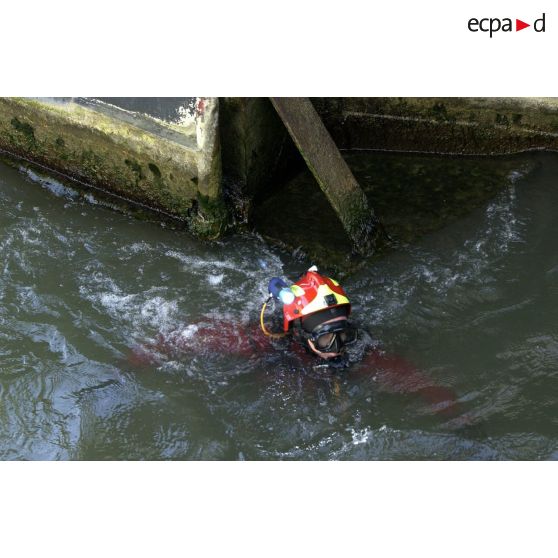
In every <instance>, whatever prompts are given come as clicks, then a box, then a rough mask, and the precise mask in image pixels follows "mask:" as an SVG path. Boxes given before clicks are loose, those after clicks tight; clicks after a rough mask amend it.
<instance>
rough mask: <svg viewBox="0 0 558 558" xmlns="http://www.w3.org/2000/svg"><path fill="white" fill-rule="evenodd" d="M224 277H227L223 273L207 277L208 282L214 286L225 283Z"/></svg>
mask: <svg viewBox="0 0 558 558" xmlns="http://www.w3.org/2000/svg"><path fill="white" fill-rule="evenodd" d="M224 276H225V275H224V274H223V273H221V274H220V275H209V276H208V277H207V282H208V283H209V284H210V285H213V286H215V285H219V284H220V283H222V282H223V277H224Z"/></svg>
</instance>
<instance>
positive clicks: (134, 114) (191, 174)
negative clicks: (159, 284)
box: [0, 97, 558, 254]
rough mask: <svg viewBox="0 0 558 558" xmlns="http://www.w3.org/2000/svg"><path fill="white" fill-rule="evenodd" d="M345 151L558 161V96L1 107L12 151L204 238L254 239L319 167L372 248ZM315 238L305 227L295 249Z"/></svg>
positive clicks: (366, 208) (1, 132)
mask: <svg viewBox="0 0 558 558" xmlns="http://www.w3.org/2000/svg"><path fill="white" fill-rule="evenodd" d="M272 103H273V104H274V105H275V108H274V106H273V104H272ZM276 109H277V110H276ZM291 138H292V139H291ZM345 149H346V150H351V149H370V150H381V151H405V152H409V151H410V152H424V153H440V154H468V155H469V154H470V155H493V154H507V153H516V152H520V151H525V150H531V149H541V150H543V149H546V150H555V151H558V99H555V98H328V97H319V98H312V99H278V98H274V99H273V100H272V101H271V100H270V99H268V98H216V97H207V98H204V97H184V98H54V99H52V98H0V151H4V152H6V153H8V154H11V155H13V156H14V157H16V158H20V159H25V160H27V161H29V162H31V163H33V164H37V165H40V166H42V167H44V168H46V169H48V170H50V171H54V172H56V173H60V174H61V175H63V176H66V177H68V178H70V179H73V180H77V181H79V182H80V183H82V184H86V185H91V186H93V187H96V188H100V189H101V190H103V191H104V192H107V193H109V194H111V195H116V196H119V197H121V198H123V199H125V200H127V201H130V202H134V203H141V204H143V205H144V206H147V207H149V208H152V209H154V210H158V211H160V212H163V213H164V214H165V215H169V216H172V217H174V218H178V219H180V220H182V221H184V222H185V223H187V224H188V227H189V230H190V231H191V232H192V233H193V234H195V235H197V236H199V237H202V238H215V237H218V236H219V235H221V234H222V233H223V232H224V231H226V230H227V229H229V228H231V227H244V228H248V229H252V228H253V227H254V223H255V222H256V221H255V219H254V220H253V217H254V215H255V214H256V210H258V219H259V220H260V221H259V222H261V219H262V215H261V211H259V208H264V207H267V203H266V202H267V200H270V199H272V197H273V195H274V193H275V192H276V191H277V190H278V189H281V188H284V187H285V184H286V183H287V181H288V180H291V179H293V178H294V177H295V176H296V175H297V174H298V172H299V171H300V170H302V169H303V168H304V165H305V163H306V164H307V165H308V167H309V168H310V169H311V170H312V172H313V174H314V176H315V177H316V180H317V185H316V188H317V195H321V192H323V195H324V196H325V197H326V198H327V200H328V203H329V204H330V205H331V207H332V208H333V209H334V210H335V214H334V213H332V215H331V217H330V218H333V219H334V218H335V215H337V217H338V218H339V220H340V222H341V223H342V224H343V227H344V231H345V233H346V235H347V239H350V243H351V244H352V246H353V250H354V251H355V252H357V253H361V254H362V253H366V252H368V251H369V250H370V248H371V247H372V246H373V244H374V241H375V238H376V235H377V233H378V230H379V227H378V224H377V219H376V217H377V218H378V219H379V220H380V221H381V220H382V215H381V214H378V215H377V216H375V215H374V213H373V211H372V209H371V207H370V205H369V203H370V202H369V201H368V200H367V199H366V196H365V195H364V194H363V192H362V191H361V189H360V187H359V185H358V184H357V182H356V181H355V179H354V177H353V175H352V173H351V171H350V169H349V168H348V167H347V165H346V164H345V162H344V160H343V157H342V156H341V155H340V153H339V150H341V151H343V150H345ZM319 188H321V191H320V190H319ZM300 203H302V204H303V203H304V201H303V200H302V201H300ZM274 210H275V209H274V208H272V207H271V206H270V209H269V212H272V211H274ZM263 218H265V216H264V217H263ZM387 232H388V233H389V230H388V231H387ZM342 234H343V232H342V231H340V232H339V235H342ZM278 236H280V233H278ZM270 238H271V236H270ZM274 239H275V240H278V241H280V242H281V241H282V238H274ZM347 239H344V240H345V241H346V240H347ZM304 242H305V235H304V231H301V233H300V241H299V240H298V239H294V241H293V239H290V241H289V244H288V245H289V246H290V247H298V246H299V245H300V246H303V245H304ZM348 251H349V252H350V249H349V250H348Z"/></svg>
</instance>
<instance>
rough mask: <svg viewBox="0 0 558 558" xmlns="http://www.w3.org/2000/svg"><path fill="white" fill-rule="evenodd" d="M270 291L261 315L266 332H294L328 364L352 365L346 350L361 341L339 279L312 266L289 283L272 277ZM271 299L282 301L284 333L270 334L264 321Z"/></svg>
mask: <svg viewBox="0 0 558 558" xmlns="http://www.w3.org/2000/svg"><path fill="white" fill-rule="evenodd" d="M268 291H269V298H268V299H267V301H266V302H265V303H264V305H263V307H262V311H261V314H260V326H261V329H262V331H263V332H264V334H265V335H267V336H269V337H282V336H284V335H285V336H286V335H289V334H291V335H292V337H293V339H294V340H295V341H297V342H298V343H300V344H301V345H302V346H303V347H304V348H305V349H306V350H307V351H308V352H309V353H311V354H313V355H315V356H318V357H319V358H320V359H322V361H325V362H323V364H324V365H327V367H330V368H345V367H347V366H349V365H350V364H351V359H350V356H349V353H348V352H347V349H348V347H350V346H351V345H353V344H355V343H356V341H357V340H358V330H357V329H356V328H355V327H353V325H352V324H351V323H350V322H349V319H348V318H349V315H350V313H351V303H350V302H349V299H348V297H347V294H346V293H345V291H344V290H343V288H342V287H341V285H339V283H338V282H337V281H335V280H334V279H331V278H329V277H325V276H323V275H320V274H319V273H318V269H317V268H316V266H312V267H311V268H310V269H309V270H308V271H307V272H306V273H304V274H303V275H302V276H301V277H300V278H299V280H298V281H297V282H296V283H293V284H292V285H290V286H289V285H288V284H287V283H285V282H284V281H283V280H282V279H280V278H279V277H273V278H272V279H271V281H270V282H269V286H268ZM272 298H273V299H275V300H276V301H280V302H281V303H282V310H283V331H282V332H281V333H270V332H269V331H268V330H267V328H266V327H265V324H264V314H265V310H266V306H267V303H268V302H269V301H270V300H271V299H272Z"/></svg>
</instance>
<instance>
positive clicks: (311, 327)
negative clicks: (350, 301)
mask: <svg viewBox="0 0 558 558" xmlns="http://www.w3.org/2000/svg"><path fill="white" fill-rule="evenodd" d="M347 314H348V308H347V306H338V307H336V308H329V309H327V310H323V311H321V312H316V313H315V314H311V315H310V316H308V317H307V318H303V319H302V320H301V328H300V331H299V333H300V338H301V340H303V343H305V344H306V346H307V347H308V348H309V349H310V351H311V352H313V353H314V354H316V355H318V356H319V357H320V358H323V359H326V360H328V359H331V358H335V357H338V356H340V355H341V354H342V353H343V352H344V351H345V349H346V347H347V345H350V344H351V343H354V342H355V341H356V338H357V332H356V329H355V328H354V327H353V326H352V325H351V324H350V323H349V322H348V320H347Z"/></svg>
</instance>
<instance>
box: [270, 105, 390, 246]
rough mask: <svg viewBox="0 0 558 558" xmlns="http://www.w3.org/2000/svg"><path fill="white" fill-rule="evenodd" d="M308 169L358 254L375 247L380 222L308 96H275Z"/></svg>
mask: <svg viewBox="0 0 558 558" xmlns="http://www.w3.org/2000/svg"><path fill="white" fill-rule="evenodd" d="M270 99H271V102H272V103H273V106H274V107H275V110H276V111H277V113H278V114H279V116H280V117H281V120H282V121H283V123H284V124H285V126H286V128H287V130H288V131H289V134H290V135H291V137H292V139H293V141H294V142H295V144H296V146H297V148H298V150H299V151H300V153H301V154H302V156H303V157H304V160H305V161H306V164H307V165H308V168H309V169H310V170H311V171H312V174H313V175H314V177H315V178H316V180H317V181H318V184H319V185H320V188H321V189H322V191H323V192H324V194H325V195H326V197H327V199H328V200H329V203H330V204H331V206H332V207H333V209H334V210H335V212H336V213H337V215H338V216H339V219H340V220H341V223H342V224H343V227H344V228H345V231H346V232H347V234H348V236H349V238H350V239H351V241H352V244H353V249H354V251H355V252H356V253H358V254H362V255H364V254H369V253H371V252H372V251H373V250H374V247H375V244H376V241H377V239H378V236H379V232H380V224H379V222H378V219H377V218H376V216H375V215H374V211H373V210H372V208H371V207H369V205H368V200H367V199H366V195H365V194H364V192H363V191H362V189H361V188H360V186H359V184H358V182H357V181H356V179H355V177H354V176H353V173H352V172H351V170H350V169H349V167H348V166H347V163H346V162H345V160H344V159H343V157H342V156H341V153H340V152H339V149H338V148H337V146H336V145H335V142H334V141H333V139H332V138H331V136H330V135H329V132H328V131H327V129H326V127H325V126H324V123H323V122H322V120H321V118H320V116H319V115H318V113H317V112H316V110H315V109H314V106H313V105H312V103H311V102H310V99H309V98H307V97H271V98H270Z"/></svg>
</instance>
